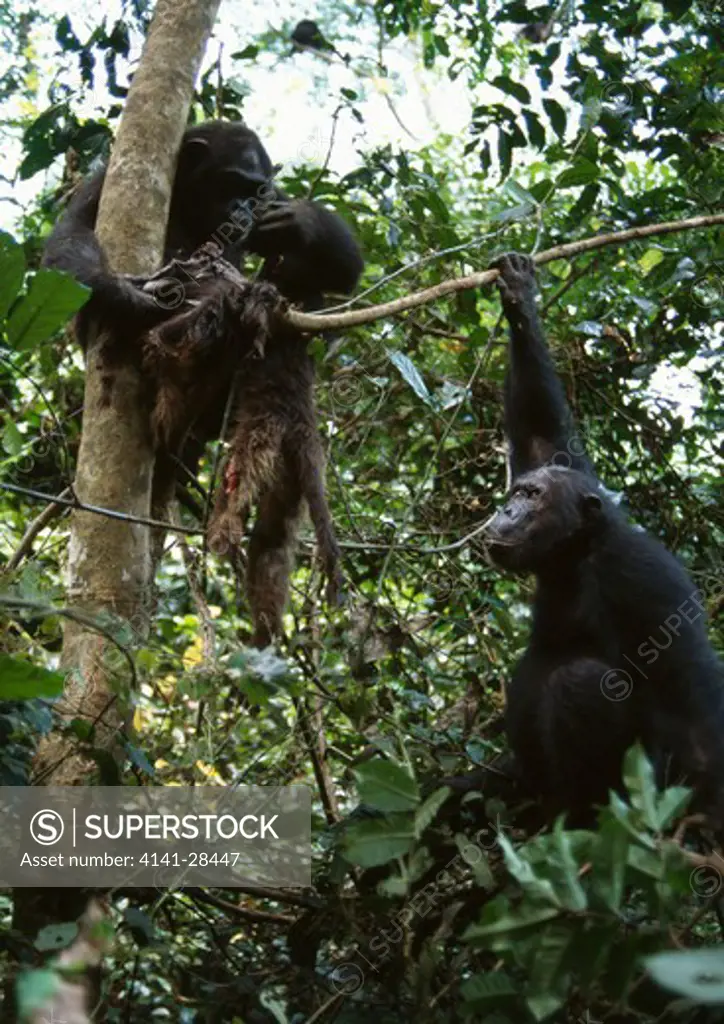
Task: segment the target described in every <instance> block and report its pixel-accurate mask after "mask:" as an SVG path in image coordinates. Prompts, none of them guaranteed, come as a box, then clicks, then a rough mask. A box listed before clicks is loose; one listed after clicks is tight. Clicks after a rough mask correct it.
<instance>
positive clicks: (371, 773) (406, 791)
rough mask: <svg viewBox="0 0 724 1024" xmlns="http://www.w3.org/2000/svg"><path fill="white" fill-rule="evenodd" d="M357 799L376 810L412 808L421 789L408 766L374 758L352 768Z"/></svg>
mask: <svg viewBox="0 0 724 1024" xmlns="http://www.w3.org/2000/svg"><path fill="white" fill-rule="evenodd" d="M353 775H354V778H355V781H356V783H357V789H358V790H359V795H360V799H361V800H362V802H363V803H365V804H369V806H370V807H374V808H375V809H376V810H378V811H412V810H414V809H415V808H416V807H417V806H418V804H419V803H420V790H419V787H418V785H417V782H416V781H415V779H414V778H413V777H412V775H410V773H409V771H408V770H407V768H405V767H403V766H402V765H400V764H396V763H395V762H394V761H386V760H385V759H384V758H382V757H375V758H373V759H372V760H371V761H367V763H366V764H363V765H360V767H359V768H355V769H354V771H353Z"/></svg>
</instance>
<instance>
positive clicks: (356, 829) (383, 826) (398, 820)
mask: <svg viewBox="0 0 724 1024" xmlns="http://www.w3.org/2000/svg"><path fill="white" fill-rule="evenodd" d="M414 842H415V828H414V824H413V821H412V818H411V817H409V816H408V815H402V814H399V815H390V816H389V817H385V818H369V819H367V820H365V821H355V822H352V824H351V825H348V826H347V828H346V829H345V832H344V843H343V851H342V852H343V855H344V858H345V860H347V861H349V862H350V864H356V865H357V866H358V867H361V868H373V867H377V866H378V865H380V864H388V863H389V862H390V861H391V860H395V859H396V858H397V857H402V856H404V855H405V854H406V853H408V852H409V851H410V850H411V849H412V846H413V844H414Z"/></svg>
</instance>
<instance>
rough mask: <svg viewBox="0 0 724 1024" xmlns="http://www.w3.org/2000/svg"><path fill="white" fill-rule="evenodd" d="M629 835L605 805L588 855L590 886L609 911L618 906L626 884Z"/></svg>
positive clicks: (615, 911)
mask: <svg viewBox="0 0 724 1024" xmlns="http://www.w3.org/2000/svg"><path fill="white" fill-rule="evenodd" d="M629 844H630V836H629V834H628V832H627V830H626V829H625V828H624V827H623V825H622V824H621V822H620V821H618V820H617V819H616V818H615V817H614V816H613V815H612V814H611V812H610V811H609V809H608V808H605V809H604V810H603V811H602V812H601V815H600V818H599V830H598V836H597V842H596V845H595V847H594V852H593V856H592V865H593V871H592V873H591V875H592V877H591V887H592V889H593V893H594V894H595V896H597V897H598V898H599V899H600V900H601V901H602V902H603V904H604V906H606V907H608V909H609V910H612V911H613V912H614V913H617V912H618V911H619V910H620V909H621V904H622V903H623V898H624V894H625V886H626V865H627V862H628V849H629Z"/></svg>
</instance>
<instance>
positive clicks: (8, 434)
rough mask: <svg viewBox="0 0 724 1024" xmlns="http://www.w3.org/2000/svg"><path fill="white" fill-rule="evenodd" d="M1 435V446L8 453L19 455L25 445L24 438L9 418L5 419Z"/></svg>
mask: <svg viewBox="0 0 724 1024" xmlns="http://www.w3.org/2000/svg"><path fill="white" fill-rule="evenodd" d="M2 437H3V448H4V449H5V451H6V452H7V453H8V455H19V454H20V452H21V451H22V450H23V448H24V447H25V438H24V437H23V435H22V434H21V433H20V431H19V430H18V428H17V426H16V425H15V423H14V422H13V421H12V420H11V419H8V420H7V421H6V423H5V427H4V429H3V435H2Z"/></svg>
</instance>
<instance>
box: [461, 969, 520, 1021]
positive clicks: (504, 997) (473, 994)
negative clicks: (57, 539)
mask: <svg viewBox="0 0 724 1024" xmlns="http://www.w3.org/2000/svg"><path fill="white" fill-rule="evenodd" d="M460 994H461V995H462V997H463V1000H464V1001H465V1003H466V1004H467V1005H466V1006H464V1007H463V1012H465V1013H466V1014H470V1013H471V1012H472V1011H473V1010H486V1009H492V1008H494V1007H496V1006H499V1005H500V1004H501V1003H506V1002H509V1001H510V999H511V998H515V996H517V994H518V990H517V989H516V987H515V985H514V984H513V982H512V980H511V979H510V978H509V976H508V975H507V974H506V973H505V972H504V971H495V972H493V971H488V972H487V973H486V974H475V975H473V977H472V978H468V980H467V981H465V982H463V984H462V985H461V987H460Z"/></svg>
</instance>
